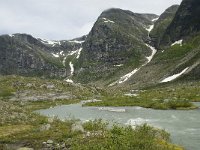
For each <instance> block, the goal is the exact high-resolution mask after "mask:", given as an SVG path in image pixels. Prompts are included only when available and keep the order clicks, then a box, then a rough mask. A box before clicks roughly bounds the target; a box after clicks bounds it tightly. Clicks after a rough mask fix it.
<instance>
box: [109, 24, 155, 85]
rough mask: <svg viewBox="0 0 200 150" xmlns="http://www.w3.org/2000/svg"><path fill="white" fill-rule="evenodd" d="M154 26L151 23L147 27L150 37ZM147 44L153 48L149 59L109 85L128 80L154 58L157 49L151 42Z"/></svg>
mask: <svg viewBox="0 0 200 150" xmlns="http://www.w3.org/2000/svg"><path fill="white" fill-rule="evenodd" d="M153 28H154V25H150V26H149V28H145V29H146V30H147V31H148V37H149V33H150V32H151V30H153ZM146 46H147V47H149V48H150V49H151V50H152V53H151V55H150V56H148V57H146V58H147V60H148V61H147V62H145V63H144V64H143V65H142V66H141V67H140V68H136V69H134V70H133V71H131V72H130V73H128V74H126V75H124V76H122V77H120V79H119V80H117V81H115V82H113V83H111V84H110V85H109V86H114V85H116V84H121V83H123V82H125V81H127V80H128V79H129V78H130V77H131V76H132V75H134V74H135V73H136V72H138V71H139V70H140V69H141V68H142V67H143V66H146V65H147V64H148V63H149V62H150V61H151V60H152V59H153V57H154V55H155V54H156V52H157V50H156V49H155V48H154V47H152V46H150V45H149V44H146Z"/></svg>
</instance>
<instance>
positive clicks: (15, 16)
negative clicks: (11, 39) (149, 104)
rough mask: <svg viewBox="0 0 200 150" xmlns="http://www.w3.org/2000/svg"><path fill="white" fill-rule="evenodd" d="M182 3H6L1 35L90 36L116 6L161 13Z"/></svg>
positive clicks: (0, 6)
mask: <svg viewBox="0 0 200 150" xmlns="http://www.w3.org/2000/svg"><path fill="white" fill-rule="evenodd" d="M180 2H181V0H140V1H138V0H42V1H41V0H16V1H13V0H5V1H3V0H2V1H0V20H1V24H0V34H12V33H28V34H32V35H33V36H35V37H41V38H46V39H57V40H58V39H59V40H60V39H72V38H75V37H79V36H82V35H84V34H87V33H88V32H89V31H90V29H91V27H92V25H93V24H94V22H95V21H96V19H97V17H98V16H99V15H100V13H101V12H102V11H103V10H105V9H108V8H112V7H117V8H122V9H127V10H131V11H133V12H140V13H155V14H161V13H162V12H163V11H164V10H165V9H166V8H167V7H169V6H171V5H173V4H180Z"/></svg>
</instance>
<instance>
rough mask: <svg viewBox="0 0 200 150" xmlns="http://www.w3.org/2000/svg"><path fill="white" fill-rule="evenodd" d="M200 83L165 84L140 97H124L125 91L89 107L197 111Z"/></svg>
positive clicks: (111, 95) (108, 96)
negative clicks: (135, 107)
mask: <svg viewBox="0 0 200 150" xmlns="http://www.w3.org/2000/svg"><path fill="white" fill-rule="evenodd" d="M199 91H200V82H184V83H183V82H182V83H179V82H177V83H164V84H161V85H158V86H155V87H149V88H146V89H144V90H141V91H139V92H138V93H137V94H138V96H134V97H130V96H124V95H123V91H119V92H116V91H115V93H119V94H112V93H111V94H106V93H104V96H103V97H102V101H100V102H95V103H86V104H85V105H87V106H115V107H119V106H141V107H145V108H153V109H195V108H197V107H196V106H195V105H194V104H193V103H192V102H200V92H199Z"/></svg>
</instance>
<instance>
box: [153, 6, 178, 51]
mask: <svg viewBox="0 0 200 150" xmlns="http://www.w3.org/2000/svg"><path fill="white" fill-rule="evenodd" d="M178 7H179V5H173V6H171V7H169V8H167V9H166V10H165V11H164V12H163V13H162V14H161V15H160V17H159V18H158V20H156V22H155V26H154V29H153V30H152V31H151V33H150V37H151V40H152V43H153V44H154V46H155V47H157V48H158V45H159V44H160V40H161V38H162V36H163V34H164V33H165V30H166V29H167V27H168V26H169V25H170V23H171V22H172V20H173V18H174V16H175V13H176V11H177V10H178Z"/></svg>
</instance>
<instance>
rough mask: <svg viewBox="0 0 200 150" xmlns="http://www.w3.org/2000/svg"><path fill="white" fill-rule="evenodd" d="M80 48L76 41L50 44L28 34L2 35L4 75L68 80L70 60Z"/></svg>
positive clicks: (0, 56) (0, 59) (0, 52)
mask: <svg viewBox="0 0 200 150" xmlns="http://www.w3.org/2000/svg"><path fill="white" fill-rule="evenodd" d="M79 40H81V39H79ZM80 46H81V44H80V43H78V42H77V41H74V40H72V41H69V42H68V41H48V40H42V39H36V38H34V37H32V36H31V35H27V34H13V35H2V36H0V74H1V75H9V74H18V75H26V76H35V75H37V76H47V77H58V78H64V77H66V76H69V75H70V67H69V66H68V65H65V63H66V62H65V60H66V57H67V56H68V55H70V54H71V53H72V52H73V51H76V50H77V49H79V48H80ZM75 54H76V53H75V52H74V53H73V54H71V56H72V55H75Z"/></svg>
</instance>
